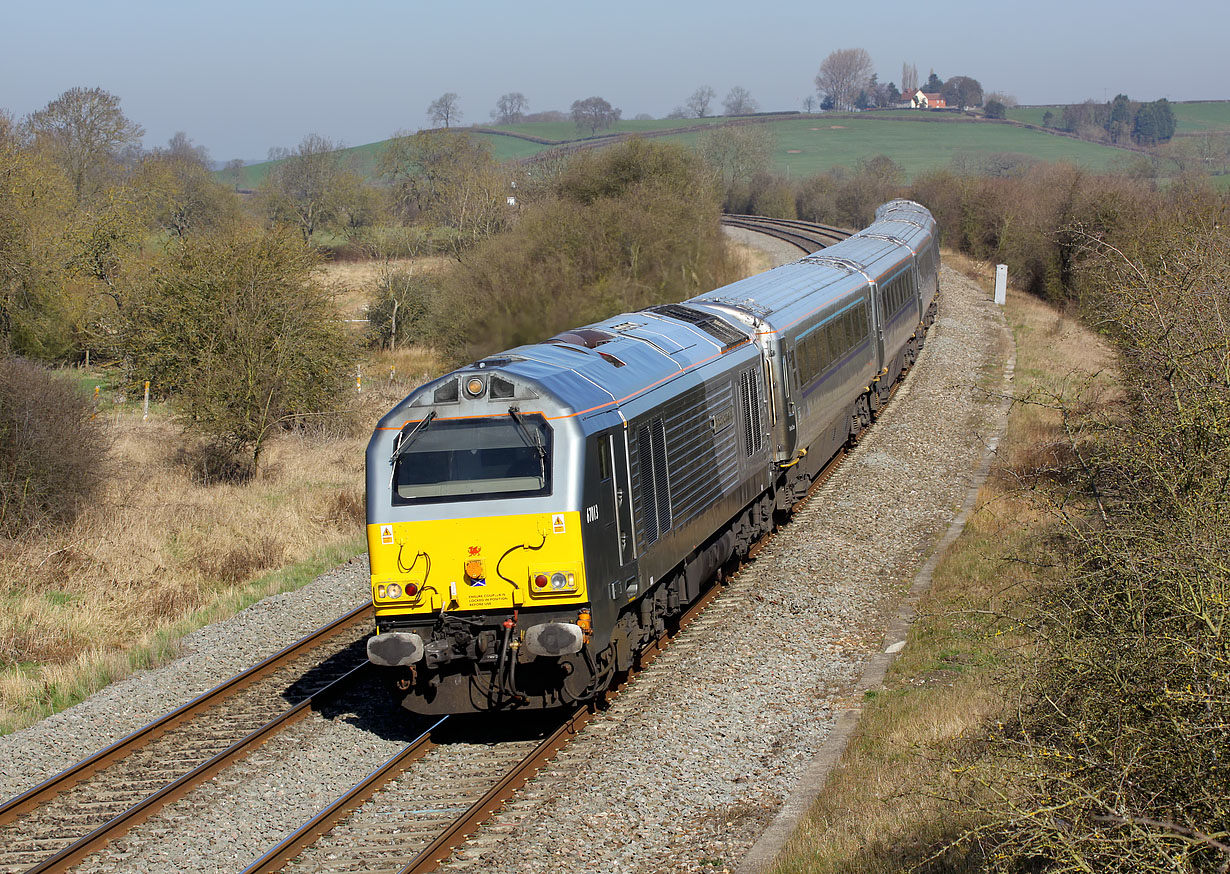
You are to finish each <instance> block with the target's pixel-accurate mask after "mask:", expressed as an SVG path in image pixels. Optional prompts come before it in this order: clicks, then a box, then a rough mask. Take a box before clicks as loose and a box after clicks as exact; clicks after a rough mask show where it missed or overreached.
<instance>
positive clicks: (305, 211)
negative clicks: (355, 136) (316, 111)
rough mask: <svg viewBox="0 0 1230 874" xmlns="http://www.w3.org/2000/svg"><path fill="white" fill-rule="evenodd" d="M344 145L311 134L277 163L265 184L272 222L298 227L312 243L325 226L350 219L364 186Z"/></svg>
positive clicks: (266, 201)
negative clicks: (345, 154) (356, 195)
mask: <svg viewBox="0 0 1230 874" xmlns="http://www.w3.org/2000/svg"><path fill="white" fill-rule="evenodd" d="M340 148H341V146H340V145H339V144H337V143H334V142H333V141H332V140H329V139H327V138H325V137H322V136H320V135H319V134H308V135H307V136H306V137H304V138H303V141H302V142H300V143H299V145H298V147H297V148H295V150H294V151H293V152H290V153H289V154H288V155H287V156H286V157H285V158H283V160H281V161H280V162H279V163H277V164H275V165H274V166H273V168H272V169H271V170H270V171H269V175H268V176H267V177H266V179H265V182H264V184H263V185H262V186H261V198H262V201H263V203H264V205H265V212H266V214H267V215H268V217H269V219H270V221H272V222H274V223H276V224H281V225H286V226H289V227H294V228H296V229H297V230H298V231H299V233H300V234H302V235H303V241H304V242H305V243H310V242H311V241H312V235H313V234H315V233H316V231H318V230H320V229H321V228H326V227H336V226H338V225H339V224H344V223H348V222H350V220H351V219H352V217H353V215H352V212H351V208H352V206H353V204H354V202H355V200H354V197H353V196H352V195H353V194H354V189H355V188H357V187H359V186H361V185H362V180H361V179H359V177H358V175H357V174H355V173H354V172H352V171H350V170H348V169H347V168H346V166H345V165H344V163H343V161H342V156H341V154H340V152H339V151H338V150H339V149H340Z"/></svg>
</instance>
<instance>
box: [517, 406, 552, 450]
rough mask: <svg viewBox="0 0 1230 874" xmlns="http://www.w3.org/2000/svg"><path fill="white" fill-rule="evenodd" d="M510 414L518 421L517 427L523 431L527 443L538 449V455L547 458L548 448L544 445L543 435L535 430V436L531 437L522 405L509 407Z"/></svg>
mask: <svg viewBox="0 0 1230 874" xmlns="http://www.w3.org/2000/svg"><path fill="white" fill-rule="evenodd" d="M508 415H510V416H512V420H513V421H514V422H516V423H517V428H518V429H519V430H520V431H521V438H522V439H523V440H525V445H526V446H529V447H530V448H532V449H536V450H538V457H539V458H542V459H545V458H546V457H547V448H546V447H545V446H543V445H542V435H541V434H539V433H538V432H537V431H535V432H534V436H533V438H531V437H530V429H529V428H527V427H525V420H524V419H522V418H521V409H520V407H509V408H508Z"/></svg>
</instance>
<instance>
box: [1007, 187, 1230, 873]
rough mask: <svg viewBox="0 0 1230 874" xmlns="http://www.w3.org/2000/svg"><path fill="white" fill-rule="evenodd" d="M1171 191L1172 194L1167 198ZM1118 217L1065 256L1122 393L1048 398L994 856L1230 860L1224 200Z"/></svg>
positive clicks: (1049, 861)
mask: <svg viewBox="0 0 1230 874" xmlns="http://www.w3.org/2000/svg"><path fill="white" fill-rule="evenodd" d="M1180 196H1182V195H1180ZM1178 202H1179V203H1180V206H1179V207H1178V208H1175V209H1173V210H1162V211H1161V212H1160V214H1159V216H1158V217H1155V218H1152V219H1147V220H1146V219H1136V218H1125V217H1122V216H1121V217H1119V218H1118V219H1117V220H1116V221H1114V222H1113V223H1112V224H1111V225H1110V226H1109V228H1110V229H1109V231H1108V232H1106V233H1098V234H1096V235H1091V234H1086V233H1084V232H1083V231H1080V229H1075V230H1077V231H1080V239H1081V241H1082V242H1081V245H1080V248H1079V249H1078V250H1077V252H1076V257H1075V259H1074V261H1075V266H1074V275H1075V280H1076V287H1077V288H1078V289H1079V290H1080V292H1081V297H1082V303H1083V305H1084V312H1085V316H1086V318H1087V319H1088V320H1089V321H1090V322H1092V323H1093V324H1096V325H1097V326H1098V327H1099V328H1100V329H1101V330H1102V331H1103V333H1104V334H1105V335H1107V336H1109V337H1110V338H1111V339H1112V340H1113V342H1115V344H1116V345H1117V346H1118V350H1119V352H1120V362H1121V376H1122V382H1123V387H1124V390H1125V393H1126V408H1125V409H1122V410H1119V411H1117V412H1114V414H1113V415H1110V416H1106V417H1100V418H1090V417H1088V416H1086V417H1083V418H1082V417H1081V416H1079V415H1077V414H1075V413H1074V412H1073V411H1071V410H1068V411H1065V422H1066V423H1067V426H1068V428H1069V433H1071V434H1072V435H1073V441H1072V446H1071V452H1070V453H1069V457H1070V459H1071V461H1070V463H1069V465H1068V470H1067V474H1068V476H1066V477H1064V478H1062V479H1063V482H1062V483H1060V484H1058V485H1056V486H1055V492H1054V493H1053V494H1052V495H1051V496H1050V497H1051V498H1052V501H1051V504H1052V506H1053V507H1055V508H1057V518H1058V521H1059V522H1060V523H1061V524H1060V530H1061V532H1062V535H1061V536H1060V537H1059V538H1057V549H1056V550H1055V556H1056V560H1057V561H1058V562H1059V564H1060V568H1061V570H1060V573H1058V574H1057V575H1056V576H1057V578H1058V579H1057V582H1056V583H1054V584H1052V585H1047V586H1044V587H1042V588H1041V591H1040V594H1039V597H1038V598H1037V600H1036V601H1034V605H1035V608H1034V610H1033V612H1031V613H1030V614H1029V615H1028V616H1027V617H1026V625H1027V626H1028V627H1030V628H1033V629H1035V630H1036V631H1037V633H1038V641H1039V643H1040V658H1039V660H1038V666H1037V670H1036V672H1035V673H1034V674H1033V675H1032V676H1030V677H1028V678H1027V681H1026V684H1025V688H1024V690H1023V695H1022V700H1021V702H1020V704H1019V706H1018V707H1017V708H1016V712H1015V714H1014V717H1013V718H1012V719H1011V720H1010V721H1009V722H1008V723H1007V725H1006V727H1005V729H1004V731H1003V732H996V733H993V734H992V735H991V744H990V757H989V759H988V760H987V761H985V762H984V763H983V767H984V771H985V774H986V781H987V782H988V783H989V784H990V785H991V787H992V788H993V790H994V791H993V792H992V793H991V794H992V796H993V797H996V798H999V799H1000V800H1001V801H1002V803H1001V804H1000V805H997V806H993V807H992V809H991V811H990V814H991V816H990V819H989V821H988V822H987V824H986V825H985V827H984V829H983V834H985V835H986V836H987V837H988V839H989V840H990V841H991V842H993V844H994V852H992V853H990V854H989V856H988V858H989V859H990V860H991V863H990V868H991V869H992V870H997V871H1005V872H1009V871H1011V872H1017V871H1023V870H1028V871H1075V870H1082V871H1108V872H1125V874H1126V872H1159V874H1160V872H1163V871H1165V872H1172V871H1184V872H1204V871H1208V872H1213V871H1225V870H1226V869H1227V867H1228V866H1230V846H1228V845H1230V840H1228V839H1227V831H1226V830H1227V824H1228V823H1230V764H1228V763H1227V760H1226V749H1227V746H1228V744H1230V672H1228V671H1227V669H1226V666H1227V665H1230V626H1228V622H1230V530H1228V525H1230V522H1228V520H1230V489H1228V488H1227V470H1230V316H1228V313H1227V301H1228V300H1230V297H1228V296H1227V292H1226V288H1227V287H1228V285H1230V238H1228V237H1227V234H1226V232H1225V231H1224V230H1223V229H1222V228H1223V227H1224V220H1225V212H1226V208H1227V204H1226V202H1225V200H1224V198H1221V199H1219V198H1216V197H1214V198H1211V199H1205V200H1204V201H1203V202H1202V201H1201V199H1194V200H1193V199H1192V198H1190V197H1187V196H1183V199H1182V200H1181V201H1178Z"/></svg>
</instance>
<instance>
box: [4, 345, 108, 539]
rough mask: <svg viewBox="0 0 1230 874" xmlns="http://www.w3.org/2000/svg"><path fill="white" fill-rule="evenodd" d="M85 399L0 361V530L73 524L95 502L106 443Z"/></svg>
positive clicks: (51, 377) (34, 368)
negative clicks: (74, 519)
mask: <svg viewBox="0 0 1230 874" xmlns="http://www.w3.org/2000/svg"><path fill="white" fill-rule="evenodd" d="M93 413H94V407H93V403H92V401H91V400H90V398H89V397H88V396H87V395H86V394H85V393H84V392H83V391H81V390H80V389H79V388H78V387H77V386H75V385H73V384H72V383H71V382H70V381H69V380H68V379H66V378H64V377H62V376H59V375H57V374H55V373H53V372H52V371H50V370H48V369H46V368H44V367H41V366H39V365H36V364H33V363H31V362H29V361H25V360H23V359H20V358H15V357H6V358H3V359H0V532H2V533H4V534H5V535H7V536H10V537H12V536H16V535H19V534H21V533H22V532H24V531H28V530H30V529H33V528H36V527H39V526H41V525H44V524H49V523H58V522H67V521H71V520H72V519H73V518H74V517H75V516H76V515H77V514H78V513H79V512H80V511H81V510H82V509H83V508H84V507H86V506H88V505H89V504H91V503H93V502H94V501H97V500H98V498H99V494H100V492H101V490H102V486H103V484H104V482H105V480H106V476H107V450H108V441H107V437H106V432H105V430H104V428H103V426H102V424H101V423H99V422H96V421H94V420H93V419H92V416H93Z"/></svg>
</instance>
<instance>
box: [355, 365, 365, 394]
mask: <svg viewBox="0 0 1230 874" xmlns="http://www.w3.org/2000/svg"><path fill="white" fill-rule="evenodd" d="M354 387H355V391H363V365H362V364H356V365H355V371H354Z"/></svg>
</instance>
